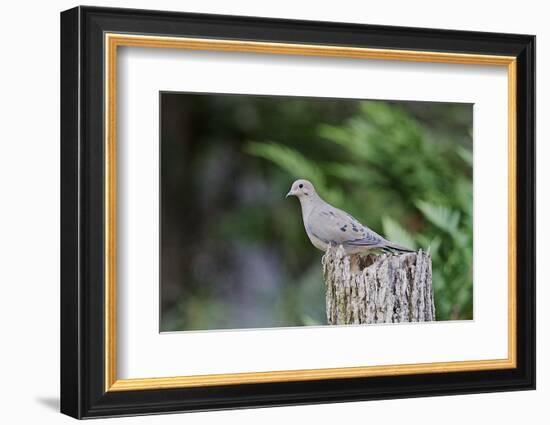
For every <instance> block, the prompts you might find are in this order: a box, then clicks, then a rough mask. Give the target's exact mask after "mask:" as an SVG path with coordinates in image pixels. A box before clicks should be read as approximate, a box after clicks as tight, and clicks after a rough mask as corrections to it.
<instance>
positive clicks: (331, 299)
mask: <svg viewBox="0 0 550 425" xmlns="http://www.w3.org/2000/svg"><path fill="white" fill-rule="evenodd" d="M322 265H323V274H324V278H325V290H326V307H327V321H328V324H329V325H348V324H363V323H401V322H425V321H433V320H435V304H434V293H433V288H432V259H431V256H430V254H429V253H426V252H423V251H422V250H419V251H418V252H411V253H401V254H399V255H395V254H380V255H374V254H369V255H366V256H361V255H358V254H355V255H349V256H348V255H346V254H345V252H344V249H343V248H342V247H341V246H337V247H335V246H329V247H328V249H327V251H326V253H325V255H324V256H323V259H322Z"/></svg>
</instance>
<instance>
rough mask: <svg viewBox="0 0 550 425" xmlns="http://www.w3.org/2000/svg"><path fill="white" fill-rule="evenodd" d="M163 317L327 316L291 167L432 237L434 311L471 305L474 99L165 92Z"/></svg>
mask: <svg viewBox="0 0 550 425" xmlns="http://www.w3.org/2000/svg"><path fill="white" fill-rule="evenodd" d="M161 108H162V109H161V120H162V121H161V123H162V125H161V330H163V331H175V330H193V329H227V328H250V327H256V328H259V327H286V326H298V325H322V324H325V323H326V318H325V304H324V285H323V280H322V274H321V266H320V259H321V256H322V252H321V251H318V250H316V249H315V248H314V247H313V246H312V245H311V243H310V242H309V240H308V239H307V236H306V234H305V231H304V229H303V224H302V219H301V214H300V207H299V205H298V202H296V200H294V199H286V200H285V199H284V195H285V194H286V193H287V191H288V189H289V187H290V184H291V183H292V181H293V180H294V179H296V178H307V179H310V180H312V181H313V183H314V184H315V185H316V187H317V189H318V192H319V193H320V195H321V196H322V197H324V198H325V199H326V200H327V201H329V202H331V203H333V204H334V205H335V206H337V207H339V208H342V209H344V210H346V211H349V212H350V213H351V214H353V215H354V216H355V217H356V218H357V219H359V220H360V221H361V222H363V223H364V224H366V225H368V226H369V227H371V228H372V229H373V230H375V231H377V232H379V233H382V234H384V235H385V236H386V237H388V238H389V239H390V240H393V241H395V242H397V243H400V244H403V245H405V246H410V247H414V248H422V249H425V250H428V249H429V250H430V251H431V253H432V258H433V283H434V287H435V301H436V312H437V318H438V320H449V319H457V320H458V319H460V320H462V319H471V318H472V305H473V303H472V292H473V291H472V137H471V131H472V107H471V105H466V104H446V103H432V102H386V101H357V100H346V99H322V98H297V97H273V96H235V95H200V94H180V93H173V94H170V93H168V94H163V95H162V97H161Z"/></svg>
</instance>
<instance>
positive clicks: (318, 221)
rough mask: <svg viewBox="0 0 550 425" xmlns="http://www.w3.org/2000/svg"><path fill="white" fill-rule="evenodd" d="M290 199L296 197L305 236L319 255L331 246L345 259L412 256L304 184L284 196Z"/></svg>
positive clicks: (306, 183) (300, 183)
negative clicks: (381, 253) (372, 255)
mask: <svg viewBox="0 0 550 425" xmlns="http://www.w3.org/2000/svg"><path fill="white" fill-rule="evenodd" d="M289 196H296V197H297V198H298V200H299V201H300V205H301V207H302V218H303V220H304V227H305V229H306V233H307V236H308V237H309V240H310V241H311V243H312V244H313V246H315V247H316V248H318V249H320V250H321V251H326V250H327V248H328V246H329V244H331V245H334V246H336V245H342V247H343V248H344V251H345V253H346V254H348V255H350V254H357V253H368V252H369V251H373V250H383V251H390V252H391V251H405V252H413V251H412V250H410V249H408V248H404V247H402V246H399V245H396V244H394V243H393V242H390V241H388V240H387V239H384V238H383V237H382V236H380V235H379V234H378V233H376V232H375V231H373V230H371V229H369V228H368V227H367V226H364V225H362V224H361V223H359V221H357V220H356V219H355V218H353V217H352V216H351V215H350V214H348V213H347V212H345V211H342V210H340V209H338V208H335V207H333V206H332V205H330V204H328V203H327V202H325V201H324V200H323V199H321V197H320V196H319V195H318V194H317V192H316V191H315V188H314V187H313V184H311V182H309V181H307V180H302V179H300V180H296V181H295V182H294V183H293V184H292V187H291V188H290V191H289V192H288V193H287V195H286V197H289Z"/></svg>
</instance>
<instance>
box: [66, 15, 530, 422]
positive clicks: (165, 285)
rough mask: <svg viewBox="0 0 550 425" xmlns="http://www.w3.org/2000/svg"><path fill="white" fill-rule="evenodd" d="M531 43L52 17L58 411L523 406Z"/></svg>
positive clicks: (368, 29)
mask: <svg viewBox="0 0 550 425" xmlns="http://www.w3.org/2000/svg"><path fill="white" fill-rule="evenodd" d="M534 58H535V38H534V36H529V35H517V34H495V33H478V32H464V31H449V30H434V29H419V28H402V27H389V26H368V25H354V24H341V23H328V22H309V21H292V20H277V19H264V18H251V17H246V18H245V17H237V16H218V15H199V14H186V13H175V12H161V11H143V10H129V9H108V8H94V7H77V8H74V9H71V10H68V11H65V12H63V13H62V14H61V72H62V74H61V105H62V107H61V116H62V123H61V164H62V165H61V166H62V169H61V194H62V205H61V210H62V217H61V220H62V230H61V242H62V243H61V245H62V277H61V411H62V412H63V413H65V414H68V415H71V416H73V417H76V418H91V417H102V416H119V415H134V414H147V413H162V412H176V411H181V412H184V411H196V410H209V409H228V408H239V407H252V406H273V405H289V404H306V403H323V402H338V401H352V400H369V399H383V398H397V397H413V396H429V395H443V394H462V393H475V392H488V391H509V390H521V389H533V388H534V386H535V382H534V381H535V303H534V301H535V229H534V227H535V221H534V211H535V209H534V205H535V195H534V194H535V183H534V176H535V171H534V164H535V152H534V144H535V140H534V139H535V136H534V120H535V111H534V104H535V103H534V90H535V89H534V84H535V80H534V77H535V76H534V69H535V67H534V60H535V59H534Z"/></svg>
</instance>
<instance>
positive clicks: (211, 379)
mask: <svg viewBox="0 0 550 425" xmlns="http://www.w3.org/2000/svg"><path fill="white" fill-rule="evenodd" d="M104 42H105V87H104V89H105V117H104V118H105V133H104V137H105V140H104V143H105V188H104V189H105V235H104V236H105V276H104V277H105V328H104V331H105V375H104V382H105V391H135V390H151V389H167V388H182V387H204V386H214V385H237V384H253V383H269V382H288V381H311V380H320V379H338V378H358V377H375V376H390V375H411V374H417V373H448V372H464V371H481V370H496V369H511V368H515V367H516V365H517V357H516V330H517V329H516V327H517V322H516V308H517V302H516V301H517V300H516V285H517V280H516V253H517V245H516V244H517V233H516V232H517V229H516V202H517V196H516V143H517V142H516V85H517V74H516V58H515V57H513V56H493V55H478V54H463V53H446V52H425V51H411V50H393V49H371V48H360V47H341V46H329V45H309V44H287V43H268V42H256V41H236V40H217V39H200V38H179V37H161V36H149V35H128V34H116V33H106V34H105V40H104ZM120 46H133V47H149V48H169V49H189V50H205V51H227V52H239V53H261V54H278V55H298V56H322V57H339V58H354V59H373V60H397V61H405V62H433V63H450V64H469V65H494V66H504V67H506V68H507V72H508V357H507V358H505V359H494V360H469V361H455V362H436V363H418V364H398V365H381V366H361V367H342V368H325V369H303V370H285V371H266V372H248V373H228V374H213V375H192V376H174V377H165V378H158V377H151V378H132V379H118V378H117V372H116V362H117V351H116V346H117V338H116V335H117V326H116V276H117V273H116V262H117V256H116V247H117V245H116V233H117V231H116V211H117V209H116V208H117V205H116V188H117V183H116V163H117V159H116V135H117V133H116V127H117V126H116V123H117V119H116V117H117V111H116V105H117V103H116V100H117V49H118V47H120Z"/></svg>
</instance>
